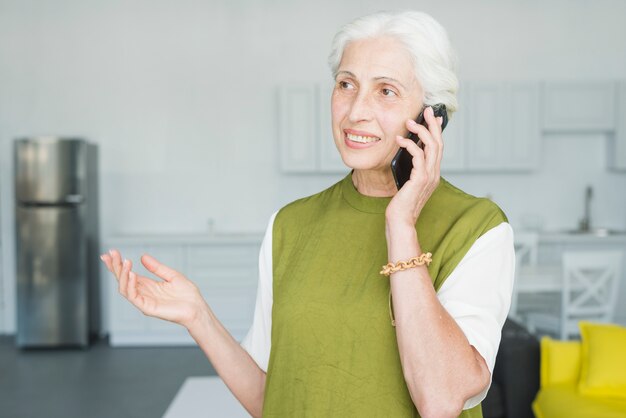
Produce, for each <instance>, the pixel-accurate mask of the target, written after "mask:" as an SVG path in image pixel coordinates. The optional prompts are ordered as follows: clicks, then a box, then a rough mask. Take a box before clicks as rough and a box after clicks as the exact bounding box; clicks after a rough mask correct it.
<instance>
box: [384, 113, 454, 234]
mask: <svg viewBox="0 0 626 418" xmlns="http://www.w3.org/2000/svg"><path fill="white" fill-rule="evenodd" d="M424 118H425V120H426V122H427V124H428V128H426V127H424V126H422V125H420V124H418V123H416V122H415V121H413V120H409V121H407V124H406V126H407V128H408V129H409V131H411V132H413V133H415V134H417V136H418V137H419V139H421V140H422V142H423V143H424V149H421V148H420V147H419V146H418V145H417V144H416V143H415V142H413V141H411V140H410V139H408V138H403V137H401V136H398V137H396V141H397V142H398V145H400V146H401V147H403V148H406V149H407V151H408V152H409V153H410V154H411V155H412V156H413V169H412V170H411V177H410V179H409V180H408V181H407V182H406V183H405V184H404V186H402V188H401V189H400V190H398V193H396V195H395V196H394V197H393V199H391V202H389V205H388V206H387V210H386V217H387V222H388V223H389V222H392V223H400V224H408V225H412V226H413V227H414V226H415V223H416V222H417V218H418V217H419V215H420V213H421V211H422V208H423V207H424V205H425V204H426V202H427V201H428V199H429V198H430V196H431V195H432V193H433V192H434V191H435V189H436V188H437V186H438V185H439V178H440V166H441V157H442V155H443V139H442V136H441V123H442V118H441V117H439V118H436V117H435V115H434V113H433V108H432V107H430V106H429V107H427V108H426V109H425V110H424Z"/></svg>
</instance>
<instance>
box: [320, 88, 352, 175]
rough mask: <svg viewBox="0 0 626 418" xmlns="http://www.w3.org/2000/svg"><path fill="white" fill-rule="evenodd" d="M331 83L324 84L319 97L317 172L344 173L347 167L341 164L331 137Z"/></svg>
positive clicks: (341, 161)
mask: <svg viewBox="0 0 626 418" xmlns="http://www.w3.org/2000/svg"><path fill="white" fill-rule="evenodd" d="M333 88H334V84H333V83H324V84H322V86H321V88H320V95H319V105H318V109H319V119H318V120H319V128H318V129H319V133H320V135H319V139H318V144H319V150H320V153H319V171H320V172H322V173H345V172H346V171H348V167H346V165H345V164H344V163H343V160H342V159H341V155H340V154H339V151H338V150H337V146H336V145H335V139H334V137H333V129H332V125H331V123H332V120H331V113H330V101H331V96H332V94H333Z"/></svg>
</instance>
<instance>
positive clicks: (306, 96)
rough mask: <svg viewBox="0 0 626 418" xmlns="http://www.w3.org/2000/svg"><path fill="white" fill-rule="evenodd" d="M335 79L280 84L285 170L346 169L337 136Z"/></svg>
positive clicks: (332, 170) (281, 130)
mask: <svg viewBox="0 0 626 418" xmlns="http://www.w3.org/2000/svg"><path fill="white" fill-rule="evenodd" d="M333 87H334V85H333V84H332V83H298V84H288V85H284V86H281V87H280V88H279V102H280V104H279V109H280V111H279V112H280V114H279V119H280V135H279V137H280V158H281V170H282V171H283V172H284V173H345V172H346V171H347V170H348V168H347V167H346V166H345V165H344V164H343V161H342V160H341V156H340V155H339V152H338V151H337V148H336V146H335V141H334V139H333V133H332V126H331V114H330V100H331V94H332V91H333Z"/></svg>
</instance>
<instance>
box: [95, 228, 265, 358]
mask: <svg viewBox="0 0 626 418" xmlns="http://www.w3.org/2000/svg"><path fill="white" fill-rule="evenodd" d="M261 240H262V236H261V235H258V236H257V235H250V236H213V237H211V236H193V235H190V236H146V237H144V236H132V237H114V238H111V239H108V240H107V242H106V243H105V247H104V248H117V249H119V250H120V251H121V253H122V256H123V257H125V258H128V259H131V260H132V261H133V269H134V270H135V271H137V272H138V273H139V274H142V275H146V276H148V277H154V276H152V275H151V274H150V273H148V272H147V271H146V270H145V269H144V268H143V266H142V265H141V263H140V257H141V255H142V254H145V253H148V254H150V255H153V256H154V257H155V258H157V259H158V260H159V261H161V262H163V263H164V264H166V265H168V266H170V267H172V268H174V269H176V270H178V271H180V272H181V273H183V274H184V275H185V276H186V277H188V278H189V279H190V280H192V281H193V282H194V283H195V284H196V285H197V286H198V288H199V290H200V292H201V293H202V295H203V297H204V298H205V299H206V301H207V302H208V304H209V306H210V307H211V309H212V310H213V312H214V313H215V315H216V316H217V318H218V319H219V320H220V321H221V322H222V324H223V325H224V326H225V327H226V329H228V331H229V332H230V333H231V334H232V335H233V337H234V338H235V339H237V340H242V339H243V337H244V336H245V335H246V333H247V331H248V329H249V327H250V325H251V324H252V317H253V313H254V306H255V300H256V290H257V283H258V267H257V265H258V256H259V249H260V244H261ZM101 275H102V277H103V278H104V279H105V280H106V282H105V287H104V288H105V289H107V292H106V300H105V303H104V306H105V310H108V312H105V313H104V314H105V315H104V316H105V318H107V322H108V323H107V327H108V331H109V342H110V344H111V345H112V346H137V345H193V344H195V342H194V341H193V339H192V338H191V337H190V336H189V334H188V333H187V331H186V330H185V329H184V328H183V327H181V326H179V325H176V324H173V323H171V322H167V321H163V320H160V319H156V318H152V317H148V316H145V315H143V314H142V313H141V312H140V311H139V310H138V309H137V308H135V307H134V306H133V305H131V304H130V303H129V302H128V301H127V300H126V299H125V298H123V297H122V296H121V295H120V294H119V292H118V289H117V282H116V281H115V279H114V278H113V277H112V275H111V273H109V272H108V271H107V270H106V269H105V268H104V267H102V272H101Z"/></svg>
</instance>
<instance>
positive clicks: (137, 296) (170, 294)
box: [100, 250, 208, 329]
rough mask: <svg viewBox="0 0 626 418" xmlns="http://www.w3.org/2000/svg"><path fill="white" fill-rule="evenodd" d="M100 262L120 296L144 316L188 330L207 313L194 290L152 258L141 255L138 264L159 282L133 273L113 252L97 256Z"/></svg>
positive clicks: (130, 265)
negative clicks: (114, 281)
mask: <svg viewBox="0 0 626 418" xmlns="http://www.w3.org/2000/svg"><path fill="white" fill-rule="evenodd" d="M100 259H101V260H102V261H103V262H104V263H105V264H106V266H107V268H108V269H109V271H110V272H111V273H113V274H114V275H115V278H116V279H117V282H118V285H119V292H120V294H121V295H122V296H124V297H125V298H126V299H128V301H129V302H130V303H132V304H133V305H135V306H136V307H137V308H138V309H139V310H140V311H141V312H143V313H144V314H145V315H148V316H153V317H156V318H160V319H165V320H167V321H171V322H175V323H177V324H180V325H182V326H184V327H186V328H187V329H189V328H190V326H192V325H193V324H194V322H196V321H197V320H198V319H199V318H200V317H201V316H202V315H203V314H204V313H206V312H207V311H208V305H207V303H206V302H205V300H204V299H203V297H202V295H201V294H200V291H199V290H198V287H197V286H196V285H195V284H194V283H193V282H192V281H191V280H189V279H187V278H186V277H185V276H184V275H182V274H181V273H179V272H177V271H176V270H174V269H171V268H169V267H168V266H166V265H165V264H161V263H160V262H159V261H157V260H156V259H155V258H154V257H151V256H149V255H147V254H145V255H143V256H142V257H141V263H142V264H143V265H144V266H145V267H146V269H148V271H149V272H151V273H153V274H154V275H156V276H157V277H159V278H161V279H163V280H162V281H156V280H152V279H150V278H149V277H145V276H141V275H139V274H137V273H135V272H133V271H132V262H131V261H130V260H124V261H122V257H121V255H120V253H119V252H118V251H117V250H111V251H109V253H108V254H103V255H101V256H100Z"/></svg>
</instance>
